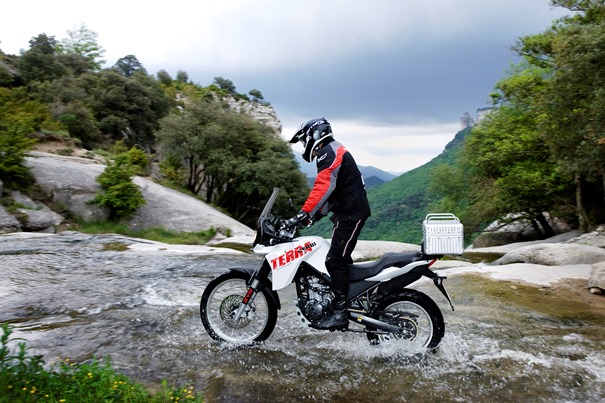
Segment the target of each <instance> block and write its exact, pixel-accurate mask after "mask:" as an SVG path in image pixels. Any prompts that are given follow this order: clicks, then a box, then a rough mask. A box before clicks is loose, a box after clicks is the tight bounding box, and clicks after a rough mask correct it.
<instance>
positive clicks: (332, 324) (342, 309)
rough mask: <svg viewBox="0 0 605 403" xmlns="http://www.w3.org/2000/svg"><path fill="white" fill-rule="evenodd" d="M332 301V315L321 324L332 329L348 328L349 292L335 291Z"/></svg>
mask: <svg viewBox="0 0 605 403" xmlns="http://www.w3.org/2000/svg"><path fill="white" fill-rule="evenodd" d="M335 294H336V295H335V297H334V300H333V301H332V315H330V316H328V317H326V318H324V319H323V320H322V321H321V326H322V327H324V328H326V329H332V330H346V329H347V327H348V326H349V312H347V308H348V305H349V304H348V303H347V294H343V293H339V292H335Z"/></svg>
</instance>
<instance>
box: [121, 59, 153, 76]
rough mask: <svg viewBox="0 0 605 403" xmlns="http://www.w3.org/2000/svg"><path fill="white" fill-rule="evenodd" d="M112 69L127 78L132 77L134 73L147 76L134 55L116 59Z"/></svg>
mask: <svg viewBox="0 0 605 403" xmlns="http://www.w3.org/2000/svg"><path fill="white" fill-rule="evenodd" d="M113 68H114V69H115V70H116V71H117V72H119V73H120V74H122V75H123V76H124V77H127V78H128V77H132V76H133V75H134V74H135V73H136V72H142V73H144V74H147V72H146V70H145V67H143V64H142V63H141V62H140V61H139V59H137V57H136V56H135V55H127V56H124V57H122V58H120V59H118V61H117V62H116V64H115V65H114V66H113Z"/></svg>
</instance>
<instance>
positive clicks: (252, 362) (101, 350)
mask: <svg viewBox="0 0 605 403" xmlns="http://www.w3.org/2000/svg"><path fill="white" fill-rule="evenodd" d="M134 242H135V240H131V239H127V238H124V237H119V236H114V235H104V236H93V235H84V234H79V233H66V234H64V235H53V236H44V237H26V238H23V237H14V236H0V273H1V275H2V281H1V282H0V322H8V323H10V324H11V325H12V326H14V328H15V336H19V337H23V338H25V339H26V340H27V341H28V346H30V347H31V348H32V349H33V350H34V352H36V353H40V354H44V358H45V360H46V361H47V362H52V361H53V360H56V359H57V357H61V358H70V359H71V360H74V361H82V360H87V359H90V358H92V357H97V358H103V357H105V356H107V355H109V356H110V357H111V360H112V363H113V366H114V367H115V368H116V369H118V370H120V371H122V372H124V373H125V374H127V375H129V376H132V377H133V378H135V379H136V380H138V381H139V382H142V383H144V384H146V385H149V386H150V387H153V386H157V385H159V384H160V381H161V380H162V379H167V380H168V381H169V382H170V383H172V384H176V385H180V386H182V385H192V386H194V387H195V388H196V390H197V391H198V392H201V393H203V394H204V395H205V396H206V399H207V401H209V402H259V401H271V402H282V401H283V402H294V401H360V402H366V401H368V402H369V401H372V402H382V401H384V402H399V401H401V402H404V401H442V402H465V401H473V402H475V401H496V400H499V401H504V402H507V401H511V402H512V401H515V402H517V401H532V402H600V401H603V400H605V330H604V329H605V327H604V326H605V310H604V309H603V308H602V305H601V307H600V308H599V307H598V306H594V305H589V304H585V303H583V302H581V301H579V300H577V299H572V298H571V297H570V295H571V294H569V295H567V294H565V295H566V296H562V294H561V293H559V292H557V291H556V290H554V291H553V289H551V288H539V287H524V286H521V285H519V284H513V283H509V282H504V281H498V282H495V281H492V280H489V279H486V278H483V277H479V276H477V275H458V276H451V277H450V278H449V279H448V280H446V285H447V287H448V290H449V292H450V294H451V295H452V298H453V301H454V305H455V307H456V311H455V312H452V311H451V309H450V308H449V305H448V304H447V302H446V301H445V299H444V298H443V296H441V294H440V293H439V292H438V291H437V290H436V289H435V288H434V286H432V284H431V283H422V284H420V286H419V287H418V288H419V289H421V290H422V291H424V292H425V293H427V294H428V295H429V296H431V297H432V298H433V299H435V301H436V302H437V303H438V305H439V306H440V307H441V309H442V310H443V313H444V317H445V322H446V336H445V338H444V340H443V342H442V344H441V346H440V348H439V350H438V351H437V352H436V353H434V354H417V352H414V351H406V349H405V346H402V345H400V344H398V343H393V344H382V345H380V346H370V345H369V343H368V341H367V340H366V337H365V335H363V334H358V333H357V334H356V333H339V332H338V333H329V332H319V331H315V330H312V329H309V328H306V327H304V326H303V325H302V324H301V323H300V322H299V320H298V318H297V316H296V314H295V310H294V306H293V304H292V300H293V291H292V290H291V289H286V290H284V291H283V292H282V291H280V297H281V299H282V310H281V311H280V312H279V317H278V323H277V327H276V329H275V331H274V333H273V334H272V335H271V337H270V338H269V340H268V341H267V342H265V343H263V344H262V345H258V346H254V347H246V348H241V347H240V348H237V347H228V346H223V347H221V346H219V345H218V344H217V343H215V342H214V341H213V340H212V339H210V337H209V336H208V335H207V334H206V333H205V331H204V329H203V326H202V324H201V321H200V319H199V298H200V296H201V293H202V291H203V289H204V287H205V286H206V284H207V283H208V282H209V281H210V280H211V279H212V278H214V277H215V276H216V275H217V274H219V273H221V272H223V271H224V270H225V268H226V267H230V266H238V265H249V264H255V263H256V261H257V260H256V258H255V257H253V256H250V255H245V254H239V255H231V254H212V255H203V254H183V253H169V252H161V251H160V252H149V251H148V252H142V251H136V250H123V249H124V248H123V245H129V244H132V243H134ZM595 298H598V297H595Z"/></svg>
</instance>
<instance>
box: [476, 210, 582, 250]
mask: <svg viewBox="0 0 605 403" xmlns="http://www.w3.org/2000/svg"><path fill="white" fill-rule="evenodd" d="M545 218H546V220H547V221H548V223H549V224H550V226H551V228H553V230H554V231H555V233H556V234H561V233H565V232H568V231H570V229H571V228H570V227H569V225H567V224H566V223H564V222H562V221H560V220H557V219H553V218H551V217H550V215H548V214H545ZM541 238H542V234H540V233H537V232H536V229H535V228H534V226H533V225H532V223H531V222H530V221H529V220H527V219H524V218H519V215H515V214H509V215H507V216H506V217H504V219H503V220H497V221H494V222H493V223H491V224H490V225H488V226H487V227H486V228H485V229H484V230H483V232H482V233H481V235H479V236H478V237H477V238H475V240H474V241H473V247H474V248H488V247H492V246H500V245H508V244H511V243H520V242H531V241H537V240H540V239H541Z"/></svg>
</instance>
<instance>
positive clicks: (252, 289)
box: [233, 278, 260, 322]
mask: <svg viewBox="0 0 605 403" xmlns="http://www.w3.org/2000/svg"><path fill="white" fill-rule="evenodd" d="M259 284H260V281H258V279H256V278H254V279H253V280H252V282H251V283H250V286H249V287H248V291H246V295H244V299H243V300H242V302H241V303H240V304H239V307H238V308H237V311H235V316H234V317H233V319H235V321H236V322H238V321H239V320H240V319H241V317H242V315H243V314H244V312H245V311H246V308H250V305H251V304H252V302H254V298H256V294H257V293H258V291H257V290H258V286H259Z"/></svg>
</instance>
